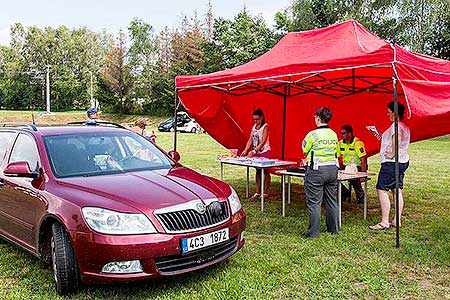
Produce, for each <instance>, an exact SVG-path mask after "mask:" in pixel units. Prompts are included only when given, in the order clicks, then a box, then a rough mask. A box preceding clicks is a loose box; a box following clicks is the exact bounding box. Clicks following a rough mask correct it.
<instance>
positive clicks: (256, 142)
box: [241, 108, 271, 200]
mask: <svg viewBox="0 0 450 300" xmlns="http://www.w3.org/2000/svg"><path fill="white" fill-rule="evenodd" d="M253 120H254V121H255V125H253V127H252V132H251V134H250V138H249V139H248V141H247V145H246V146H245V149H244V151H242V153H241V156H247V157H265V158H270V156H271V151H270V143H269V125H268V124H267V123H266V119H265V118H264V113H263V111H262V110H261V109H260V108H258V109H257V110H255V111H254V112H253ZM260 182H261V173H260V171H258V170H257V171H256V193H255V194H254V195H253V196H252V197H250V199H252V200H254V199H257V198H259V197H260V196H261V195H260V194H259V191H261V186H260ZM269 186H270V173H269V170H268V169H265V170H264V197H267V196H268V191H269Z"/></svg>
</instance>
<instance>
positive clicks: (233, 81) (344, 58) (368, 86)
mask: <svg viewBox="0 0 450 300" xmlns="http://www.w3.org/2000/svg"><path fill="white" fill-rule="evenodd" d="M394 73H395V74H396V76H397V78H398V80H397V85H396V86H397V92H398V100H399V102H401V103H403V104H404V105H405V106H406V107H407V112H406V116H405V120H404V122H405V123H407V124H408V126H409V127H410V129H411V139H412V141H419V140H423V139H427V138H430V137H434V136H439V135H443V134H446V133H450V61H446V60H442V59H437V58H433V57H429V56H425V55H421V54H417V53H411V52H409V51H407V50H405V49H403V48H401V47H399V46H398V45H391V44H389V43H387V42H386V41H384V40H382V39H381V38H379V37H378V36H376V35H374V34H373V33H371V32H370V31H368V30H367V29H366V28H365V27H364V26H362V25H361V24H359V23H358V22H356V21H354V20H349V21H346V22H343V23H339V24H335V25H333V26H329V27H326V28H322V29H316V30H310V31H305V32H293V33H288V34H287V35H286V36H284V37H283V38H282V39H281V40H280V41H279V42H278V44H276V45H275V46H274V48H272V49H271V50H270V51H268V52H267V53H265V54H264V55H262V56H260V57H258V58H256V59H255V60H253V61H250V62H248V63H246V64H244V65H241V66H238V67H235V68H232V69H227V70H224V71H220V72H216V73H212V74H207V75H196V76H178V77H177V78H176V88H177V92H178V97H179V99H180V100H181V102H182V103H183V105H184V107H185V108H186V110H187V111H188V113H189V114H190V115H191V116H192V117H193V118H195V119H196V120H197V122H198V123H199V124H200V125H201V126H202V127H203V128H204V129H205V130H206V131H207V132H208V133H209V134H210V135H211V136H212V137H213V138H214V139H216V140H217V141H218V142H219V143H221V144H222V145H223V146H225V147H226V148H237V149H239V150H242V149H243V148H244V147H245V144H246V142H247V140H248V138H249V135H250V131H251V127H252V125H253V119H252V114H253V111H254V110H255V109H257V108H261V109H262V110H263V112H264V114H265V118H266V121H267V123H268V124H269V128H270V142H271V147H272V154H273V156H274V157H276V158H284V159H288V160H299V159H300V158H302V157H303V154H302V153H301V141H302V140H303V138H304V137H305V135H306V134H307V133H308V131H310V130H312V129H314V128H315V124H314V118H313V116H314V112H315V110H316V109H317V108H319V107H322V106H327V107H329V108H330V109H331V110H332V111H333V118H332V120H331V122H330V127H331V128H332V129H334V130H335V131H336V132H339V131H340V127H341V126H342V125H344V124H349V125H351V126H352V127H353V129H354V133H355V135H356V136H358V137H359V138H360V139H362V140H363V141H364V143H365V144H366V150H367V152H368V154H369V155H373V154H375V153H377V152H378V151H379V141H378V140H376V138H375V137H374V136H373V135H372V134H371V133H370V132H369V131H368V130H366V129H365V127H366V126H368V125H375V126H376V127H377V128H378V130H379V131H380V133H381V132H383V131H384V130H386V129H387V128H388V127H389V126H390V124H391V123H390V121H389V119H388V118H387V116H386V113H387V104H388V103H389V102H390V101H392V100H393V92H394V84H393V82H394V80H393V78H394Z"/></svg>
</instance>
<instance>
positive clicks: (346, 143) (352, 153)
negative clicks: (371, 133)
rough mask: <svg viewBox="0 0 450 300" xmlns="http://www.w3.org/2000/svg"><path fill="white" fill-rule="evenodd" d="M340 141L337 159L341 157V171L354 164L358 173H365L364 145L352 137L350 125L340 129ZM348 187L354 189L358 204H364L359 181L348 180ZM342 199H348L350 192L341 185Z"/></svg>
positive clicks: (365, 157)
mask: <svg viewBox="0 0 450 300" xmlns="http://www.w3.org/2000/svg"><path fill="white" fill-rule="evenodd" d="M341 136H342V140H340V141H339V147H338V151H337V155H338V158H339V157H342V165H341V169H344V168H345V167H346V166H348V165H350V164H355V165H356V167H357V168H358V171H359V172H366V171H367V156H366V149H365V148H364V143H363V142H362V141H361V140H360V139H358V138H357V137H355V136H354V135H353V128H352V126H350V125H344V126H342V127H341ZM350 186H351V187H353V188H354V189H355V192H356V198H357V201H358V203H363V202H364V191H363V189H362V187H361V181H359V179H355V180H350ZM341 192H342V198H343V199H350V191H349V190H348V189H347V188H346V187H345V186H344V185H342V190H341Z"/></svg>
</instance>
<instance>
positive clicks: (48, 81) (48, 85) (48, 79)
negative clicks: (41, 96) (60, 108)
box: [46, 65, 50, 113]
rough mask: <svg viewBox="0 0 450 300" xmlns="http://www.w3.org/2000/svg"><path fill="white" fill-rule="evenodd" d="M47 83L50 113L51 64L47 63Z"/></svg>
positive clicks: (48, 109)
mask: <svg viewBox="0 0 450 300" xmlns="http://www.w3.org/2000/svg"><path fill="white" fill-rule="evenodd" d="M46 85H47V95H46V100H47V101H46V102H47V113H50V66H49V65H47V78H46Z"/></svg>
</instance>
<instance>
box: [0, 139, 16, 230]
mask: <svg viewBox="0 0 450 300" xmlns="http://www.w3.org/2000/svg"><path fill="white" fill-rule="evenodd" d="M16 136H17V133H16V132H13V131H4V130H2V131H0V234H2V235H5V228H6V227H7V226H8V224H9V221H8V219H7V218H6V217H5V215H4V214H3V213H2V212H3V211H2V210H1V207H2V206H3V203H4V199H7V198H8V193H7V192H6V191H5V188H4V186H5V179H4V175H3V169H4V168H5V166H6V164H7V155H8V153H9V150H10V148H11V146H12V144H13V142H14V140H15V138H16Z"/></svg>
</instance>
